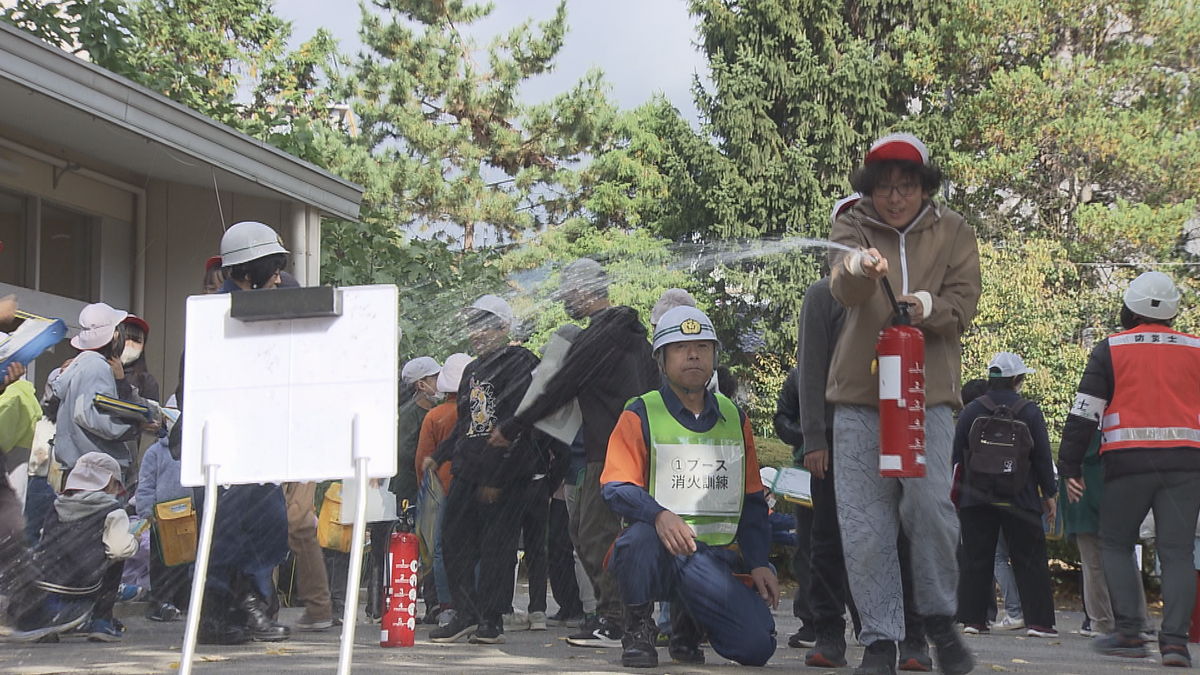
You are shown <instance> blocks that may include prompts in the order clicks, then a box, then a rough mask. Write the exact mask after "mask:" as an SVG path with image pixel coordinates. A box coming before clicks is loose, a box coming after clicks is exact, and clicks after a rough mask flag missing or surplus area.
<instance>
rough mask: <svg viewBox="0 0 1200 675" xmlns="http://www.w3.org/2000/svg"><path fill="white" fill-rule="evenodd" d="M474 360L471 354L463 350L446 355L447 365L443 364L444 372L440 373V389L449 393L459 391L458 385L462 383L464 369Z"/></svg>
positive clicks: (438, 385) (438, 383) (438, 387)
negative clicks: (464, 352)
mask: <svg viewBox="0 0 1200 675" xmlns="http://www.w3.org/2000/svg"><path fill="white" fill-rule="evenodd" d="M474 360H475V359H473V358H471V356H470V355H469V354H463V353H462V352H459V353H457V354H451V355H450V356H448V357H446V365H444V366H442V372H441V373H440V374H439V375H438V381H437V389H438V391H440V392H444V393H447V394H454V393H456V392H458V385H459V384H460V383H462V376H463V370H465V369H466V367H467V364H468V363H470V362H472V361H474Z"/></svg>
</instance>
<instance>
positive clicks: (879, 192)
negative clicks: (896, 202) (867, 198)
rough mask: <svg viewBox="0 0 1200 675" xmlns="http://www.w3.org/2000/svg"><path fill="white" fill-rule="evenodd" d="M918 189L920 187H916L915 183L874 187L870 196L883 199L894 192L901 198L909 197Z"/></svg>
mask: <svg viewBox="0 0 1200 675" xmlns="http://www.w3.org/2000/svg"><path fill="white" fill-rule="evenodd" d="M920 188H921V186H920V185H918V184H917V183H897V184H895V185H876V186H875V189H874V190H872V191H871V196H872V197H874V198H876V199H879V198H883V197H891V196H892V193H893V192H895V193H896V194H898V195H900V196H901V197H911V196H913V194H915V193H916V192H917V190H919V189H920Z"/></svg>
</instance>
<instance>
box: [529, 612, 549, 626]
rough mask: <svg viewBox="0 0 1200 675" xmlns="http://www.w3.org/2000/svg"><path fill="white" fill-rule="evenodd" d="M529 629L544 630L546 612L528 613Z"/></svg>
mask: <svg viewBox="0 0 1200 675" xmlns="http://www.w3.org/2000/svg"><path fill="white" fill-rule="evenodd" d="M529 630H546V613H545V612H530V613H529Z"/></svg>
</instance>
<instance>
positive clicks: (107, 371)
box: [50, 352, 139, 469]
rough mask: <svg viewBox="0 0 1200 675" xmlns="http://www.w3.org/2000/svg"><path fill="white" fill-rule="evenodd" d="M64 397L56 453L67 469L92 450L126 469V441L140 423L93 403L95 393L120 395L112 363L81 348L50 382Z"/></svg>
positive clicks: (59, 412) (59, 394)
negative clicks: (106, 456)
mask: <svg viewBox="0 0 1200 675" xmlns="http://www.w3.org/2000/svg"><path fill="white" fill-rule="evenodd" d="M50 388H51V391H53V392H54V395H55V396H57V397H58V399H59V400H60V401H61V403H60V404H59V408H58V418H57V419H58V424H57V425H56V426H55V434H54V456H55V457H56V458H57V459H58V461H59V462H61V463H62V464H65V465H66V466H67V468H68V469H71V468H74V467H75V462H76V461H77V460H78V459H79V458H80V457H82V456H84V455H86V454H87V453H89V452H103V453H105V454H108V455H110V456H112V457H113V458H114V459H116V460H117V463H118V464H120V465H121V468H122V469H127V468H128V467H129V463H130V455H129V447H128V446H127V445H126V444H125V441H127V440H130V439H132V438H135V437H136V436H137V435H138V433H139V427H138V426H136V425H132V424H129V423H127V422H125V421H124V420H122V419H120V418H118V417H114V416H112V415H108V414H106V413H103V412H100V411H99V410H97V409H96V406H95V405H94V404H93V399H95V397H96V394H104V395H105V396H112V397H113V398H116V397H117V381H116V379H115V378H113V374H112V367H111V366H109V364H108V361H107V360H106V359H105V358H104V357H103V356H101V355H100V354H98V353H96V352H82V353H80V354H79V356H76V357H75V360H73V361H71V365H70V366H67V369H66V370H64V371H62V373H61V374H59V376H58V379H56V380H54V382H53V383H52V384H51V385H50Z"/></svg>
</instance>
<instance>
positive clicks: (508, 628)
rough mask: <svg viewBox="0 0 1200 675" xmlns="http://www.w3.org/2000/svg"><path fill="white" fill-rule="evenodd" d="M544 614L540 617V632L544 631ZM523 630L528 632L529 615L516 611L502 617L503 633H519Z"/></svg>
mask: <svg viewBox="0 0 1200 675" xmlns="http://www.w3.org/2000/svg"><path fill="white" fill-rule="evenodd" d="M545 616H546V615H545V614H543V615H542V625H543V628H542V629H541V630H545ZM523 630H529V615H528V614H526V613H525V612H522V611H521V610H519V609H518V610H516V611H514V612H513V613H512V614H505V615H504V632H505V633H520V632H521V631H523Z"/></svg>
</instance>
